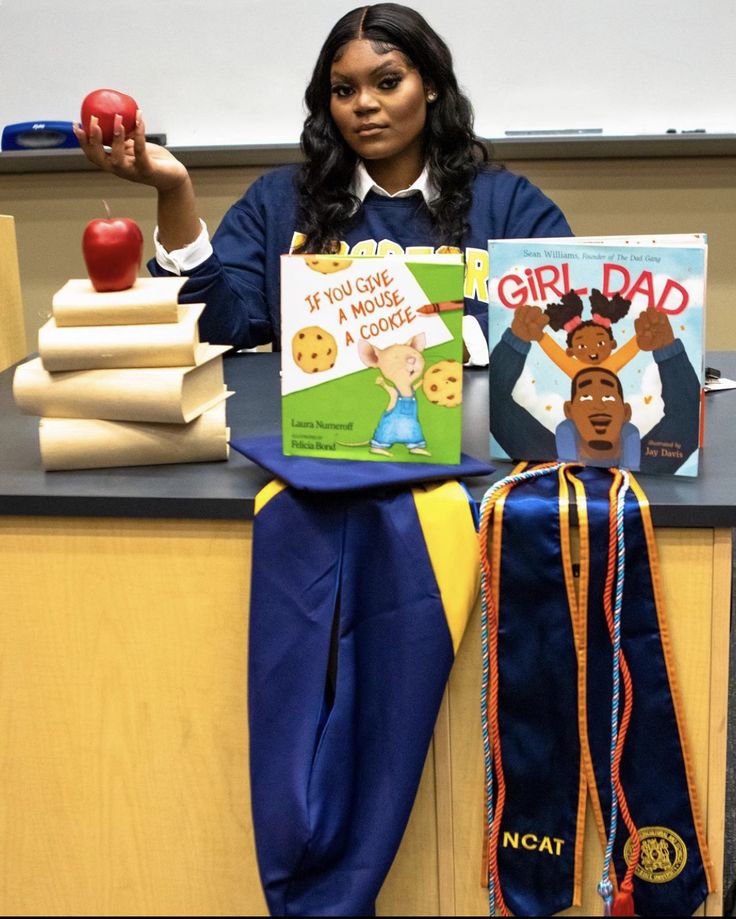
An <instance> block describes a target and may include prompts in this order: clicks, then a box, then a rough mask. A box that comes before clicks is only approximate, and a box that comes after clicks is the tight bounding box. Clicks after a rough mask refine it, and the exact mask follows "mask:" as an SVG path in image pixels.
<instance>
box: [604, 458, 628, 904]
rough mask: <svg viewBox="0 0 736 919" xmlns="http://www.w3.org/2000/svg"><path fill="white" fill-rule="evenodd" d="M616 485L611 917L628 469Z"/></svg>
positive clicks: (618, 474)
mask: <svg viewBox="0 0 736 919" xmlns="http://www.w3.org/2000/svg"><path fill="white" fill-rule="evenodd" d="M614 476H615V479H614V485H613V486H612V488H611V503H612V505H613V497H614V494H615V492H616V489H617V487H618V485H619V483H620V487H618V493H617V494H616V514H615V533H613V534H612V537H613V538H610V539H609V567H608V576H607V578H606V597H607V598H609V599H608V602H609V603H610V588H611V582H612V580H613V578H612V574H613V566H612V564H611V560H612V557H613V552H612V549H613V543H614V541H615V547H616V556H615V557H616V562H615V572H616V592H615V601H614V608H613V634H612V636H611V638H612V642H613V654H612V659H613V691H612V697H611V756H610V764H611V825H610V830H609V834H608V842H607V845H606V852H605V856H604V859H603V871H602V873H601V881H600V883H599V884H598V893H599V894H600V895H601V897H602V898H603V902H604V905H605V914H606V915H607V916H610V915H611V907H612V905H613V884H612V882H611V861H612V857H613V846H614V842H615V840H616V832H617V830H618V811H619V791H620V782H619V780H618V765H619V762H620V753H621V749H622V748H620V747H619V708H620V697H621V669H622V667H621V609H622V606H623V593H624V569H625V564H626V544H625V538H624V504H625V499H626V492H627V491H628V488H629V476H628V473H627V472H626V470H623V469H622V470H615V471H614Z"/></svg>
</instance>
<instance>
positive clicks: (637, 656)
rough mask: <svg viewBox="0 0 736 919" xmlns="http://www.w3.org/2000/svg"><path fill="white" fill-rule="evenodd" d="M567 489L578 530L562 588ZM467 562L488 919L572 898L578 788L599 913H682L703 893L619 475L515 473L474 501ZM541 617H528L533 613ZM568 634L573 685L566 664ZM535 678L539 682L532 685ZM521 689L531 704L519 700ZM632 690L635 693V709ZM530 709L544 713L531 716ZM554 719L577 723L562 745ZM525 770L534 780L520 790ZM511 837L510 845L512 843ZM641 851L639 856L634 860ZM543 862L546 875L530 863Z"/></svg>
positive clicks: (671, 708)
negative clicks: (476, 522)
mask: <svg viewBox="0 0 736 919" xmlns="http://www.w3.org/2000/svg"><path fill="white" fill-rule="evenodd" d="M553 472H554V473H556V474H557V476H558V480H559V490H558V492H557V495H556V496H555V494H554V491H553V488H552V487H550V486H552V485H553V483H552V482H551V481H548V480H549V479H550V477H551V476H550V473H553ZM545 481H548V484H547V485H545V484H544V482H545ZM569 486H572V488H573V489H574V493H575V499H576V504H577V511H578V525H579V531H580V566H579V567H580V571H579V591H577V592H576V591H575V590H574V585H573V570H572V562H571V551H570V542H569V541H570V537H571V534H570V529H569V514H568V512H567V504H568V495H567V490H568V487H569ZM629 499H631V500H629ZM558 524H559V525H558ZM529 554H531V555H532V557H533V558H534V560H535V564H534V565H531V566H530V565H529V564H523V563H520V561H519V557H520V556H525V555H529ZM480 555H481V587H482V626H481V627H482V636H481V640H482V647H483V658H484V660H483V681H482V690H481V719H482V729H483V741H484V758H485V772H486V777H485V785H486V824H487V826H486V847H487V875H488V877H487V880H488V887H489V910H490V913H491V915H495V914H497V913H498V914H501V915H507V914H509V906H510V907H511V911H513V913H515V914H519V915H521V914H525V915H550V914H551V913H553V912H556V911H558V910H559V909H562V908H565V906H569V905H572V904H573V903H575V902H579V895H580V889H579V886H580V878H581V869H582V863H581V858H582V829H583V824H584V805H585V789H586V787H587V789H588V790H589V791H590V795H591V799H592V805H593V812H594V814H595V817H596V822H597V823H598V827H599V833H600V834H601V837H602V838H603V839H604V840H605V843H606V844H605V864H604V870H603V876H602V879H601V883H600V886H599V891H600V893H601V895H602V896H603V898H604V904H605V907H606V912H607V913H611V914H613V915H632V914H633V912H634V898H633V894H634V893H635V896H636V902H637V905H638V907H639V911H640V912H641V913H642V914H645V915H649V914H653V915H674V914H679V913H681V912H685V913H690V912H692V911H693V910H694V909H695V908H697V906H698V905H699V904H700V902H702V899H703V898H704V896H705V895H706V893H707V892H708V890H709V889H712V881H711V876H710V866H709V861H708V854H707V848H706V846H705V840H704V834H703V829H702V821H701V819H700V816H699V812H698V807H697V801H696V798H695V793H694V783H693V780H692V775H691V772H690V758H689V756H688V754H687V750H686V748H685V738H684V729H683V726H682V723H681V722H682V713H681V707H680V703H679V699H678V695H677V688H676V685H675V683H674V668H673V666H672V662H671V659H670V651H669V643H668V639H667V629H666V622H665V620H664V618H663V607H662V604H661V588H660V584H659V573H658V568H657V558H656V545H655V542H654V532H653V527H652V525H651V520H650V517H649V511H648V504H647V501H646V496H645V495H644V493H643V491H642V489H641V487H640V486H639V484H638V482H637V481H636V479H635V478H634V477H633V476H632V475H631V474H630V473H628V472H626V471H624V470H619V469H610V470H601V469H593V468H583V467H580V466H579V465H563V464H548V465H545V466H537V467H531V468H527V467H526V465H523V466H521V467H519V468H518V469H517V470H515V472H514V474H512V475H511V476H509V477H507V478H506V479H504V480H502V481H500V482H498V483H496V484H495V485H494V486H493V487H492V488H491V489H489V491H488V493H487V494H486V497H485V498H484V500H483V504H482V506H481V526H480ZM560 569H563V570H564V578H563V579H562V580H561V579H560V577H559V570H560ZM551 593H555V594H556V596H555V598H550V596H549V595H550V594H551ZM540 605H543V607H544V608H543V610H542V614H541V615H540V612H539V611H538V610H537V609H536V608H535V607H537V606H540ZM624 612H625V613H626V615H624ZM573 632H574V634H575V639H574V641H575V646H576V654H577V671H578V674H577V678H575V676H574V675H573V674H572V673H571V668H570V664H569V645H570V641H571V633H573ZM535 642H536V643H537V644H536V646H537V647H541V645H540V642H544V643H545V645H546V647H545V653H544V656H543V657H540V655H539V654H538V653H536V654H535V651H534V650H533V649H534V647H535ZM546 658H551V659H552V660H553V662H554V667H550V666H549V663H548V661H547V660H546ZM535 670H541V674H542V682H541V683H540V679H539V675H535V674H534V671H535ZM535 680H536V683H534V681H535ZM532 683H534V685H535V687H536V688H535V690H534V691H535V692H536V693H537V695H536V696H534V695H531V694H530V692H529V690H528V684H532ZM571 683H572V684H575V683H576V684H577V688H576V689H575V687H574V686H572V687H571V686H570V685H569V684H571ZM634 685H637V686H639V692H638V695H637V702H636V707H635V708H634V697H633V691H634ZM540 692H541V696H540ZM517 697H519V698H517ZM535 699H536V700H538V701H535ZM550 699H553V700H554V703H552V704H551V703H550ZM520 700H521V701H520ZM560 700H561V701H560ZM539 707H543V708H544V711H545V713H553V715H554V717H547V718H546V719H545V718H543V717H540V715H539V713H538V712H537V711H536V708H539ZM575 710H577V714H575ZM606 710H607V711H608V713H609V718H608V721H609V725H610V727H609V728H608V729H606V726H605V720H606V716H605V712H606ZM560 719H561V720H562V721H564V720H566V719H572V720H576V721H577V724H576V726H575V727H576V729H577V730H578V731H579V739H578V740H577V741H576V740H574V739H573V734H572V733H571V732H570V730H569V728H568V729H567V730H566V729H565V727H564V725H562V724H560V723H557V722H558V721H559V720H560ZM502 738H505V741H504V750H503V753H502V748H501V741H502ZM509 741H510V743H509ZM530 745H531V746H530ZM561 745H564V746H565V747H566V750H567V754H568V755H567V760H569V761H568V762H563V760H562V759H561V758H559V757H558V758H557V759H556V761H555V765H554V768H552V767H551V766H550V763H549V762H547V761H546V760H545V759H544V758H543V757H540V756H539V749H538V748H540V747H541V748H543V749H547V750H549V751H554V752H555V754H556V751H557V749H558V748H559V747H560V746H561ZM652 745H655V746H656V747H657V749H658V750H660V751H661V756H660V757H659V758H658V769H657V770H656V771H655V774H653V773H652V770H651V768H649V764H648V758H649V754H650V750H651V749H652ZM530 759H531V761H532V762H533V768H534V769H536V770H539V772H540V774H539V776H538V780H534V781H531V782H530V781H529V779H530V768H529V762H528V760H530ZM555 769H557V770H558V771H559V776H558V775H557V774H555V772H554V770H555ZM575 770H579V771H580V777H581V779H580V783H581V791H582V796H581V798H580V799H578V802H577V823H576V827H577V828H576V829H572V832H570V831H571V828H572V827H574V825H575V820H574V819H573V816H574V815H567V816H566V814H565V811H566V809H573V808H575V806H576V804H575V795H574V794H573V793H572V788H571V785H572V777H573V775H574V773H575ZM536 778H537V777H535V779H536ZM552 782H559V783H560V789H559V790H556V789H554V788H553V785H552ZM537 786H540V787H541V788H542V789H543V793H542V794H540V791H539V787H537ZM624 787H626V791H624ZM549 792H551V793H549ZM550 800H552V803H550ZM632 814H634V815H637V821H636V823H635V821H634V818H633V816H632ZM527 818H528V819H527ZM619 818H621V820H622V821H623V823H624V824H625V826H626V830H627V831H628V840H627V839H626V836H625V835H624V834H622V832H621V826H620V820H619ZM520 825H521V826H522V827H523V828H522V830H521V832H522V833H523V834H524V835H521V834H520V833H519V832H515V828H517V829H518V826H520ZM637 826H638V828H637ZM553 831H557V833H556V835H557V836H559V837H560V838H559V839H558V838H553ZM542 833H545V834H548V835H545V836H543V835H542ZM519 838H520V842H521V844H520V845H519V844H518V843H517V840H518V839H519ZM552 838H553V843H554V844H555V845H554V846H553V845H552V843H550V842H549V840H550V839H552ZM573 838H574V851H575V857H574V860H573V859H571V858H563V857H558V858H556V859H551V858H549V857H548V856H551V855H553V854H554V855H556V856H560V855H561V854H566V853H567V850H568V848H569V846H568V843H569V844H570V845H571V844H572V841H573ZM563 839H565V840H566V841H565V843H564V852H563V851H561V850H563ZM642 840H645V842H646V846H647V849H646V851H647V852H648V853H650V854H649V855H648V856H647V857H646V858H645V857H644V855H643V853H644V851H645V849H644V843H643V842H642ZM525 842H526V844H525ZM524 849H526V850H529V849H536V850H537V851H536V852H532V853H530V852H529V851H523V850H524ZM665 850H667V851H665ZM542 852H544V853H545V858H546V863H545V864H542V859H538V860H537V861H534V860H533V859H530V855H537V854H541V853H542ZM500 853H502V854H503V859H502V861H499V857H500ZM658 853H663V854H662V855H658ZM670 856H671V859H670ZM658 858H661V862H660V863H658V862H657V859H658ZM665 863H666V870H663V869H664V867H665ZM619 877H620V878H621V881H620V883H617V879H618V878H619Z"/></svg>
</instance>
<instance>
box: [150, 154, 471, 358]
mask: <svg viewBox="0 0 736 919" xmlns="http://www.w3.org/2000/svg"><path fill="white" fill-rule="evenodd" d="M350 191H351V192H352V194H354V195H355V197H356V198H358V199H359V200H360V201H361V202H362V201H364V200H365V198H366V195H367V194H368V192H370V191H373V192H375V193H376V194H377V195H382V196H383V197H385V198H408V197H409V196H410V195H417V194H421V195H422V196H423V197H424V200H425V201H426V202H427V204H431V202H432V201H434V200H435V198H436V197H437V189H436V188H435V186H434V185H433V184H432V181H431V180H430V177H429V169H428V168H427V167H426V166H425V167H424V169H423V170H422V173H421V175H420V176H419V177H418V178H417V179H416V181H414V182H412V184H411V185H410V186H409V187H408V188H403V189H401V190H400V191H397V192H394V194H391V193H390V192H387V191H386V189H385V188H382V187H381V186H380V185H378V184H377V183H376V182H374V181H373V179H372V178H371V176H370V173H369V172H368V170H367V169H366V167H365V164H364V163H363V161H362V160H359V161H358V165H357V166H356V167H355V174H354V176H353V182H352V185H351V187H350ZM199 222H200V224H201V227H202V229H201V230H200V233H199V236H198V237H197V238H196V239H195V240H194V242H191V243H189V244H188V245H187V246H183V247H182V248H181V249H174V250H172V251H171V252H167V251H166V249H164V247H163V246H162V245H161V243H160V241H159V236H158V227H156V230H155V231H154V234H153V243H154V246H155V250H156V261H157V262H158V264H159V265H160V266H161V267H162V268H164V269H166V271H169V272H171V273H172V274H176V275H181V274H183V273H184V272H185V271H192V270H193V269H194V268H196V267H197V265H201V264H202V262H204V261H206V260H207V259H208V258H209V257H210V255H212V243H211V242H210V235H209V232H208V230H207V225H206V224H205V222H204V220H201V219H200V221H199ZM463 342H464V344H465V347H466V349H467V351H468V355H469V358H468V361H467V363H468V365H470V366H471V367H485V366H486V365H487V364H488V344H487V342H486V339H485V336H484V335H483V332H482V330H481V327H480V324H479V323H478V320H477V319H476V318H475V316H463Z"/></svg>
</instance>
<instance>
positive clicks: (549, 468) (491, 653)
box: [478, 463, 563, 916]
mask: <svg viewBox="0 0 736 919" xmlns="http://www.w3.org/2000/svg"><path fill="white" fill-rule="evenodd" d="M562 466H563V464H562V463H551V464H546V465H544V466H539V467H536V468H532V469H522V470H520V471H519V472H517V473H514V474H512V475H510V476H507V477H506V478H504V479H501V480H500V481H499V482H496V483H495V484H494V485H492V486H491V487H490V488H489V489H488V491H487V492H486V494H485V496H484V498H483V500H482V502H481V507H480V529H479V534H478V536H479V541H480V559H481V653H482V659H483V669H482V678H481V729H482V735H483V756H484V763H485V788H486V826H487V838H486V845H487V856H488V879H487V880H488V907H489V914H490V915H491V916H495V915H496V913H497V911H498V912H499V913H500V915H502V916H507V915H509V911H508V908H507V906H506V904H505V902H504V899H503V893H502V891H501V884H500V880H499V876H498V859H497V852H498V837H499V832H500V825H501V817H502V815H503V808H504V802H505V797H506V789H505V782H504V777H503V764H502V755H501V738H500V733H499V731H498V641H497V636H498V613H497V607H496V604H495V603H494V601H493V593H494V591H493V587H492V581H493V569H492V566H491V564H490V561H489V558H488V546H489V526H490V522H491V519H492V515H493V510H494V508H495V505H496V503H497V502H498V501H499V500H502V499H503V498H505V496H506V495H507V494H508V493H509V492H510V491H511V489H512V488H514V486H516V485H519V484H520V483H522V482H526V481H529V480H530V479H534V478H538V477H539V476H542V475H549V474H550V473H555V472H557V470H559V469H561V468H562ZM494 770H495V782H494ZM494 784H495V785H496V799H497V800H496V802H495V811H494Z"/></svg>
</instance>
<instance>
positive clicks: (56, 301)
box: [51, 277, 187, 327]
mask: <svg viewBox="0 0 736 919" xmlns="http://www.w3.org/2000/svg"><path fill="white" fill-rule="evenodd" d="M186 280H187V279H186V278H183V277H174V278H138V280H137V281H136V282H135V284H134V285H133V286H132V287H128V288H127V289H126V290H112V291H104V292H100V291H97V290H95V289H94V287H93V286H92V282H91V281H90V280H89V279H88V278H72V279H71V280H69V281H67V282H66V284H65V285H64V286H63V287H62V288H61V289H60V290H58V291H57V292H56V293H55V294H54V297H53V299H52V301H51V310H52V314H53V317H54V320H55V322H56V325H57V326H59V327H63V326H94V325H140V324H146V325H151V324H156V323H162V322H178V321H179V317H180V309H179V305H178V299H179V291H180V290H181V288H182V287H183V286H184V284H185V282H186Z"/></svg>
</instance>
